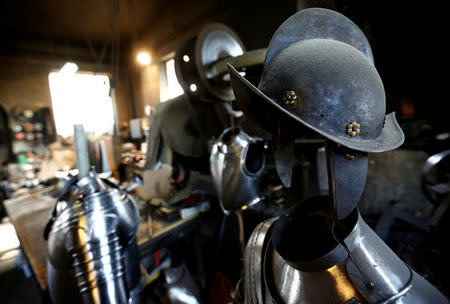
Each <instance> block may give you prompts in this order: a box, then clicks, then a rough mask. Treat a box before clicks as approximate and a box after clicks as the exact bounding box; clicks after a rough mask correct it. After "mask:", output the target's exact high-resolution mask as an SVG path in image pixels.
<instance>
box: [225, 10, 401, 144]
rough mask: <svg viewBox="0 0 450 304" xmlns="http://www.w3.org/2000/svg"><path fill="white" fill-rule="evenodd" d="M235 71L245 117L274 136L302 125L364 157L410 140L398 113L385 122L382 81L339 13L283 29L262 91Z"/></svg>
mask: <svg viewBox="0 0 450 304" xmlns="http://www.w3.org/2000/svg"><path fill="white" fill-rule="evenodd" d="M229 69H230V77H231V83H232V87H233V91H234V94H235V97H236V101H237V102H238V104H239V106H240V108H241V110H242V111H243V112H244V114H245V115H248V116H249V117H250V118H252V119H253V120H255V122H259V123H260V124H262V125H263V126H265V127H266V128H267V129H268V130H269V131H272V130H274V129H276V126H277V125H279V124H280V123H286V121H289V122H291V123H292V122H296V123H298V125H299V126H305V127H306V128H309V129H310V130H312V131H315V132H317V133H318V134H320V135H322V136H324V137H325V138H328V139H330V140H332V141H334V142H336V143H338V144H341V145H343V146H346V147H348V148H350V149H354V150H358V151H365V152H383V151H388V150H393V149H395V148H397V147H399V146H400V145H401V144H402V143H403V141H404V135H403V132H402V130H401V128H400V127H399V125H398V123H397V121H396V119H395V116H394V114H393V113H391V114H389V115H387V116H386V113H385V111H386V100H385V99H386V98H385V92H384V87H383V82H382V80H381V78H380V76H379V74H378V72H377V70H376V68H375V66H374V64H373V60H372V56H371V51H370V46H369V45H368V43H367V39H366V38H365V36H364V34H363V33H362V32H361V30H360V29H359V28H358V27H357V26H356V25H355V24H353V23H352V22H351V21H350V20H348V19H347V18H346V17H344V16H342V15H341V14H340V13H338V12H335V11H331V10H327V9H308V10H304V11H300V12H298V13H296V14H295V15H293V16H292V17H291V18H289V19H288V20H287V21H286V22H285V23H284V24H283V25H281V26H280V27H279V29H278V30H277V32H276V33H275V34H274V35H273V37H272V40H271V42H270V45H269V48H268V50H267V55H266V61H265V63H264V69H263V74H262V77H261V80H260V82H259V85H258V86H257V87H256V86H255V85H253V84H252V83H251V82H249V81H248V80H247V79H245V78H244V77H243V76H242V75H241V74H240V73H239V72H238V71H237V70H236V69H235V68H234V67H233V66H231V65H229ZM287 92H288V93H289V94H288V95H287V94H286V93H287ZM269 113H270V114H269Z"/></svg>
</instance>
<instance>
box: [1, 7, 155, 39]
mask: <svg viewBox="0 0 450 304" xmlns="http://www.w3.org/2000/svg"><path fill="white" fill-rule="evenodd" d="M163 2H164V1H161V0H96V1H77V0H45V1H36V0H21V1H10V0H7V1H2V2H1V4H0V11H1V18H0V30H1V32H2V36H3V37H5V38H6V39H7V40H10V41H11V40H12V41H17V40H32V41H35V40H45V41H54V42H72V43H84V42H87V41H89V42H91V43H92V44H94V45H100V44H102V43H103V42H104V41H105V39H108V38H109V37H110V36H112V35H115V36H117V35H118V36H119V37H120V38H121V39H122V40H124V41H128V40H129V39H130V38H131V37H133V36H134V35H137V33H139V32H142V31H144V30H145V28H146V27H147V26H148V25H149V24H151V20H152V18H154V17H155V14H156V13H157V12H158V10H159V9H160V7H161V4H162V3H163Z"/></svg>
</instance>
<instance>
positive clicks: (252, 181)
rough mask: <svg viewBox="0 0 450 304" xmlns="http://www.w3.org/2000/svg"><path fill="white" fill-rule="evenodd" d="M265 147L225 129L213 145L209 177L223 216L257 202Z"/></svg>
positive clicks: (251, 138)
mask: <svg viewBox="0 0 450 304" xmlns="http://www.w3.org/2000/svg"><path fill="white" fill-rule="evenodd" d="M264 162H265V157H264V147H263V145H262V142H261V140H260V139H258V138H253V137H250V136H249V135H247V134H246V133H244V132H243V131H242V130H240V129H237V128H229V129H226V130H225V131H224V132H223V133H222V135H221V136H220V138H219V140H218V141H217V142H216V143H215V144H214V145H213V147H212V150H211V155H210V166H211V174H212V176H213V179H214V183H215V185H216V189H217V193H218V195H219V200H220V205H221V207H222V210H223V211H224V212H225V213H229V212H230V211H232V210H239V209H241V208H243V207H244V206H251V205H254V204H256V203H258V202H259V201H260V197H259V181H260V177H261V173H262V171H263V169H264Z"/></svg>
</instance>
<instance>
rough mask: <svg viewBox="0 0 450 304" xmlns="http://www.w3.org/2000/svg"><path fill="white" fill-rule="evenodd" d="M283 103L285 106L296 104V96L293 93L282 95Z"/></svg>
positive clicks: (288, 92)
mask: <svg viewBox="0 0 450 304" xmlns="http://www.w3.org/2000/svg"><path fill="white" fill-rule="evenodd" d="M283 101H284V104H286V105H293V104H295V103H296V102H297V94H295V92H294V91H286V92H284V94H283Z"/></svg>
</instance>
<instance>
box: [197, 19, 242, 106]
mask: <svg viewBox="0 0 450 304" xmlns="http://www.w3.org/2000/svg"><path fill="white" fill-rule="evenodd" d="M244 51H245V48H244V45H243V43H242V42H241V40H240V39H239V37H238V36H237V34H236V33H234V32H233V30H231V29H230V28H229V27H227V26H225V25H223V24H219V23H213V24H209V25H207V26H205V27H204V28H203V30H202V31H201V32H200V34H199V35H198V37H197V40H196V43H195V63H196V66H197V70H198V73H199V75H200V81H201V82H202V83H203V85H204V86H205V87H206V88H207V89H208V91H209V92H210V93H211V94H213V95H215V96H216V97H218V98H219V99H221V100H227V101H231V100H233V99H234V95H233V90H232V89H231V87H230V85H229V82H228V83H226V82H225V83H220V82H217V81H211V80H210V78H211V75H210V73H209V71H208V70H209V67H210V66H211V65H212V64H213V63H215V62H217V61H219V60H220V59H223V58H226V57H236V56H239V55H242V54H243V53H244ZM222 82H223V80H222Z"/></svg>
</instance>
